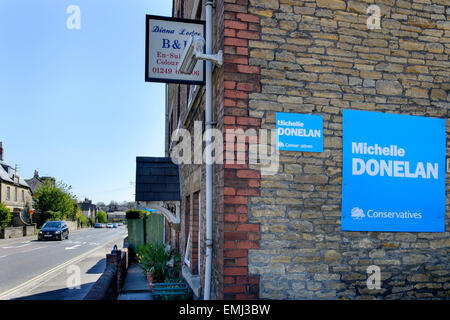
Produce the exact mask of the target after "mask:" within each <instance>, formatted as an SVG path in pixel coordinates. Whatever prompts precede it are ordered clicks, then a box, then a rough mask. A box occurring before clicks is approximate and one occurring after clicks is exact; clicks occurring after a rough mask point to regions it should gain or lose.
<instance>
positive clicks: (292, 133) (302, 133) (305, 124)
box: [276, 112, 323, 152]
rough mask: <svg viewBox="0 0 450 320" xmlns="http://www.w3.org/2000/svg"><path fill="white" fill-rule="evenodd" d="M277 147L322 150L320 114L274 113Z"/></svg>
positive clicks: (293, 149) (296, 149)
mask: <svg viewBox="0 0 450 320" xmlns="http://www.w3.org/2000/svg"><path fill="white" fill-rule="evenodd" d="M276 130H277V149H278V150H280V151H308V152H322V151H323V120H322V116H320V115H310V114H298V113H281V112H277V113H276Z"/></svg>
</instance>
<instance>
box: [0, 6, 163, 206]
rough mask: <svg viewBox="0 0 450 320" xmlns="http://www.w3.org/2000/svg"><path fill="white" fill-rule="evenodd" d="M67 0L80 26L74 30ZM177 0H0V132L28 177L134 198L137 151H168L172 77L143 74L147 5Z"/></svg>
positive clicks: (97, 196) (93, 194)
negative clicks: (164, 80)
mask: <svg viewBox="0 0 450 320" xmlns="http://www.w3.org/2000/svg"><path fill="white" fill-rule="evenodd" d="M69 5H77V6H78V7H79V8H80V10H81V29H80V30H69V29H68V28H67V27H66V20H67V19H68V18H69V16H70V14H68V13H66V9H67V7H68V6H69ZM171 8H172V1H171V0H164V1H153V0H127V1H123V0H70V1H65V0H1V1H0V141H3V147H4V149H5V157H4V158H5V159H4V160H5V161H6V162H7V163H8V164H10V165H11V166H14V165H16V164H17V165H18V166H19V174H20V175H21V176H22V177H23V178H31V177H32V176H33V173H34V170H35V169H37V170H38V171H39V174H40V175H49V176H54V177H56V179H57V180H62V181H63V182H64V183H67V184H69V185H71V186H72V188H73V189H72V191H73V193H74V194H75V195H76V196H77V197H78V199H80V200H81V199H83V198H84V197H88V198H90V199H92V200H93V201H94V202H98V201H103V202H109V201H110V200H115V201H124V200H127V201H131V200H134V181H135V172H136V156H164V126H165V124H164V99H165V85H164V84H158V83H146V82H145V81H144V60H145V15H146V14H154V15H163V16H170V15H171Z"/></svg>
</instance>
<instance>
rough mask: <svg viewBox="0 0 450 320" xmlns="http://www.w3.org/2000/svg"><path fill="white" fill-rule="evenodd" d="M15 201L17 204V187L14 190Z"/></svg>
mask: <svg viewBox="0 0 450 320" xmlns="http://www.w3.org/2000/svg"><path fill="white" fill-rule="evenodd" d="M14 201H16V202H17V187H16V188H14Z"/></svg>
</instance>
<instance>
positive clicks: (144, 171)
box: [136, 157, 181, 201]
mask: <svg viewBox="0 0 450 320" xmlns="http://www.w3.org/2000/svg"><path fill="white" fill-rule="evenodd" d="M173 200H175V201H177V200H181V196H180V177H179V170H178V165H176V164H174V163H173V162H172V160H171V159H170V158H157V157H136V201H173Z"/></svg>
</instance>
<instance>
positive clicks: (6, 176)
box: [0, 161, 30, 188]
mask: <svg viewBox="0 0 450 320" xmlns="http://www.w3.org/2000/svg"><path fill="white" fill-rule="evenodd" d="M14 172H15V170H14V169H13V168H12V167H11V166H9V165H8V164H6V162H4V161H0V180H1V181H5V182H9V183H12V184H14ZM19 185H21V186H23V187H26V188H30V186H29V185H28V183H26V182H25V180H23V179H22V178H21V177H19Z"/></svg>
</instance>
